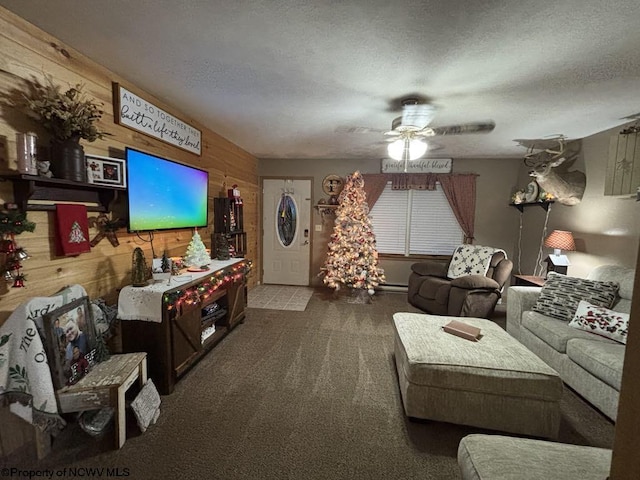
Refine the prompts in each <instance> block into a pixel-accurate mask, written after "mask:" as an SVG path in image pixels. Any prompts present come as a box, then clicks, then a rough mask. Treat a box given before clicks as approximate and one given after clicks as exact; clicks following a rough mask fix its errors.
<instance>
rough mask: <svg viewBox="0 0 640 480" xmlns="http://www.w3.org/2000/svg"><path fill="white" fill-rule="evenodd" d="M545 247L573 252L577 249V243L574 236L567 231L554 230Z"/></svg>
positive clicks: (545, 242)
mask: <svg viewBox="0 0 640 480" xmlns="http://www.w3.org/2000/svg"><path fill="white" fill-rule="evenodd" d="M544 246H545V247H548V248H554V249H558V250H569V251H573V250H575V249H576V242H575V241H574V240H573V234H572V233H571V232H567V231H565V230H554V231H553V232H551V235H549V236H548V237H547V238H546V239H545V241H544Z"/></svg>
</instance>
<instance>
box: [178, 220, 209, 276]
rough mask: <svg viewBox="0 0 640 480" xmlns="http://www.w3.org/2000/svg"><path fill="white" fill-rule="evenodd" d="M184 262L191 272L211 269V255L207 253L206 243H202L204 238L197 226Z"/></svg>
mask: <svg viewBox="0 0 640 480" xmlns="http://www.w3.org/2000/svg"><path fill="white" fill-rule="evenodd" d="M184 263H185V264H186V265H187V267H188V268H187V270H188V271H190V272H204V271H206V270H208V269H209V264H210V263H211V257H210V256H209V254H208V253H207V250H206V247H205V246H204V243H202V238H200V234H199V233H198V229H197V228H196V229H195V230H194V232H193V237H192V238H191V242H190V243H189V246H188V247H187V253H186V254H185V256H184Z"/></svg>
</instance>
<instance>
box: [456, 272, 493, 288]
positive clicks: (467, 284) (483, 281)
mask: <svg viewBox="0 0 640 480" xmlns="http://www.w3.org/2000/svg"><path fill="white" fill-rule="evenodd" d="M451 286H452V287H458V288H469V289H471V288H487V289H496V290H499V289H500V285H498V282H496V281H495V280H494V279H493V278H489V277H485V276H484V275H467V276H465V277H458V278H454V279H453V280H451Z"/></svg>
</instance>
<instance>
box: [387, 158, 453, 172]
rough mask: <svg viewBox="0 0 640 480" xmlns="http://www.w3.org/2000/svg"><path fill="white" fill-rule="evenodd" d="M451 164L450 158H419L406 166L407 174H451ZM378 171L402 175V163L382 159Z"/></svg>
mask: <svg viewBox="0 0 640 480" xmlns="http://www.w3.org/2000/svg"><path fill="white" fill-rule="evenodd" d="M452 164H453V162H452V159H450V158H421V159H418V160H411V161H410V162H409V163H408V164H407V173H451V168H452ZM380 171H381V173H403V172H404V162H402V161H398V160H393V159H390V158H383V159H382V164H381V166H380Z"/></svg>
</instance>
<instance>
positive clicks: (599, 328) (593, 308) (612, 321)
mask: <svg viewBox="0 0 640 480" xmlns="http://www.w3.org/2000/svg"><path fill="white" fill-rule="evenodd" d="M569 326H570V327H574V328H578V329H580V330H586V331H587V332H591V333H595V334H597V335H602V336H603V337H607V338H610V339H611V340H615V341H616V342H620V343H624V344H625V345H626V343H627V328H628V327H629V314H628V313H619V312H614V311H613V310H609V309H608V308H604V307H600V306H598V305H591V304H590V303H589V302H585V301H584V300H581V301H580V303H579V304H578V309H577V310H576V314H575V315H574V316H573V320H571V321H570V322H569Z"/></svg>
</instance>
